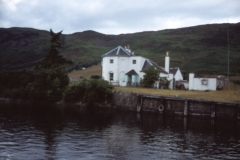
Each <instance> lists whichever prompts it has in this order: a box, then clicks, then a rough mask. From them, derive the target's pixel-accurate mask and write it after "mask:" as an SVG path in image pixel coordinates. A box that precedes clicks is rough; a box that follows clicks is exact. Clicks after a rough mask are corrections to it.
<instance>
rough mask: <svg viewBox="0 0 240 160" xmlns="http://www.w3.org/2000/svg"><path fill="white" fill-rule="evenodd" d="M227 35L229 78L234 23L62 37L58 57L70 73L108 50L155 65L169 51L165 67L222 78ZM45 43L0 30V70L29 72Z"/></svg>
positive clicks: (239, 60)
mask: <svg viewBox="0 0 240 160" xmlns="http://www.w3.org/2000/svg"><path fill="white" fill-rule="evenodd" d="M228 30H229V53H230V73H231V74H232V75H237V74H239V72H240V23H237V24H211V25H201V26H195V27H187V28H180V29H167V30H161V31H152V32H140V33H133V34H121V35H104V34H101V33H97V32H94V31H84V32H78V33H74V34H70V35H63V36H62V37H61V41H62V44H63V48H62V49H61V51H60V53H61V54H62V55H63V56H64V57H65V58H67V59H70V60H72V61H73V62H74V63H73V64H72V65H71V66H69V70H72V69H80V68H81V67H88V66H91V65H95V64H98V63H100V61H101V55H103V54H104V53H106V52H107V51H109V50H110V49H113V48H115V47H117V46H119V45H121V46H126V45H130V48H131V49H132V51H134V53H135V54H136V55H141V56H145V57H148V58H150V59H152V60H153V61H155V62H156V63H158V64H159V65H161V66H163V65H164V56H165V54H166V51H169V52H170V57H171V62H170V65H171V67H181V70H184V71H185V72H195V73H206V74H226V73H227V55H228V54H227V53H228V47H227V44H228V39H227V37H228V34H227V33H228V32H227V31H228ZM53 31H54V30H53ZM55 32H58V31H55ZM63 33H64V31H63ZM49 39H50V36H49V32H48V31H42V30H37V29H30V28H9V29H5V28H0V70H9V69H30V68H32V67H33V66H34V65H35V64H36V63H38V62H39V61H41V60H42V58H43V57H44V55H45V54H46V53H47V50H48V45H49Z"/></svg>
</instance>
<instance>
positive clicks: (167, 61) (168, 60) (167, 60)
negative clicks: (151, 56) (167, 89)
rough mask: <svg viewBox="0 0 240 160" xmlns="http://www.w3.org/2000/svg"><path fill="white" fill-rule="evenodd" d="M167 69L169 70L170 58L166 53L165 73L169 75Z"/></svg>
mask: <svg viewBox="0 0 240 160" xmlns="http://www.w3.org/2000/svg"><path fill="white" fill-rule="evenodd" d="M169 69H170V58H169V56H168V52H167V53H166V57H165V71H166V72H168V73H169Z"/></svg>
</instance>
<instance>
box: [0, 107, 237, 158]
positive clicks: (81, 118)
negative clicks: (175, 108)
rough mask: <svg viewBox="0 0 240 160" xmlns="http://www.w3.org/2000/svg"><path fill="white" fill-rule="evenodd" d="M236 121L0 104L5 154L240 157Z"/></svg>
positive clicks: (0, 145) (0, 142) (0, 152)
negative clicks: (23, 107) (79, 111)
mask: <svg viewBox="0 0 240 160" xmlns="http://www.w3.org/2000/svg"><path fill="white" fill-rule="evenodd" d="M239 132H240V124H239V122H237V121H234V120H211V119H209V118H183V117H167V116H162V115H157V114H153V113H145V114H139V113H132V112H121V111H111V110H104V111H103V110H102V109H101V110H98V111H94V112H85V113H77V112H73V111H71V110H69V111H66V112H62V111H60V110H57V109H54V108H51V107H48V108H47V109H46V108H44V109H40V108H38V107H32V109H22V108H20V107H17V106H1V107H0V134H1V137H0V159H136V160H138V159H239V158H240V150H239V148H240V143H239V142H240V139H239V138H240V133H239Z"/></svg>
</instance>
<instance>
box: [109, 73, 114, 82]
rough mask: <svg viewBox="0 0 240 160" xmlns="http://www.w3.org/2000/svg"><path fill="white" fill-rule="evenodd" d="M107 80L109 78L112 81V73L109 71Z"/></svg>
mask: <svg viewBox="0 0 240 160" xmlns="http://www.w3.org/2000/svg"><path fill="white" fill-rule="evenodd" d="M109 80H110V81H113V73H110V74H109Z"/></svg>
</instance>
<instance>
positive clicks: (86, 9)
mask: <svg viewBox="0 0 240 160" xmlns="http://www.w3.org/2000/svg"><path fill="white" fill-rule="evenodd" d="M239 10H240V1H239V0H231V1H229V0H209V1H203V0H191V1H178V0H141V1H139V0H131V1H129V0H114V1H113V0H88V1H86V0H58V1H49V0H2V1H0V27H13V26H19V27H32V28H36V29H44V30H49V29H50V28H53V30H56V31H58V30H62V29H63V30H64V32H63V33H65V34H68V33H73V32H80V31H84V30H95V31H99V32H102V33H105V34H121V33H133V32H140V31H150V30H162V29H168V28H179V27H188V26H194V25H200V24H207V23H226V22H227V20H228V22H229V23H237V22H240V16H239Z"/></svg>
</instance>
